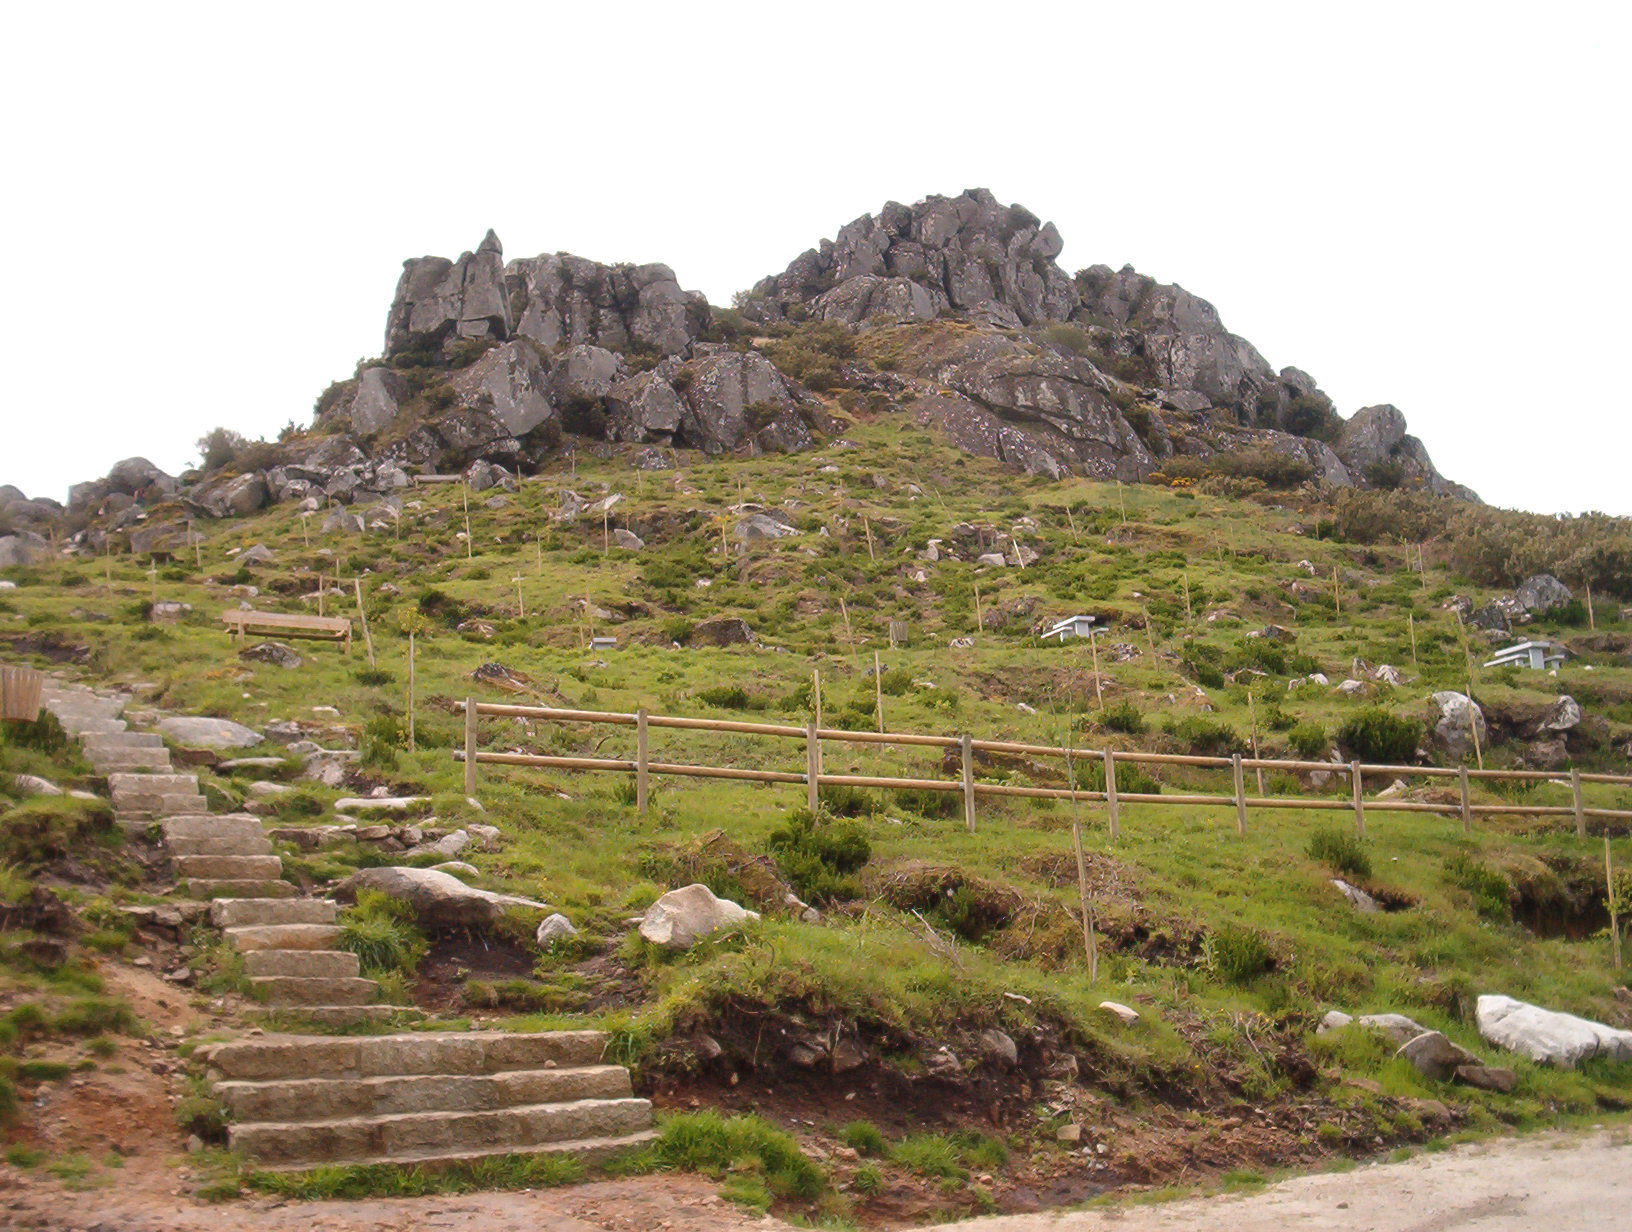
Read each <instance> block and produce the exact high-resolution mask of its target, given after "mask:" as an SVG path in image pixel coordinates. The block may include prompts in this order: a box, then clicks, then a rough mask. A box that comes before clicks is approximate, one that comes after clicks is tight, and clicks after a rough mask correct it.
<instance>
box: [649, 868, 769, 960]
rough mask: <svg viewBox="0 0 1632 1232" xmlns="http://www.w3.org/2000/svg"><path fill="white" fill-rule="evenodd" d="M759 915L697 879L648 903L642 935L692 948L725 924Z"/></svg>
mask: <svg viewBox="0 0 1632 1232" xmlns="http://www.w3.org/2000/svg"><path fill="white" fill-rule="evenodd" d="M757 919H759V913H758V912H755V911H747V910H744V909H743V907H741V906H740V905H739V904H737V903H734V902H732V901H731V900H730V899H728V898H718V897H716V896H715V894H714V892H713V891H712V890H710V889H709V888H708V887H707V886H705V885H703V884H701V883H697V884H694V885H689V886H684V887H682V888H680V889H678V890H670V891H669V892H668V893H667V894H664V895H663V896H662V897H661V898H659V899H658V900H657V901H656V902H655V903H653V904H652V905H651V906H650V907H648V908H647V909H646V917H645V918H644V919H643V920H641V922H640V935H641V936H642V937H644V938H646V940H648V941H650V942H651V943H652V944H653V945H661V946H666V947H668V948H669V949H671V950H689V949H690V948H691V947H692V946H693V945H695V944H697V942H699V941H701V940H702V939H703V938H704V937H707V936H709V935H711V934H712V933H715V932H718V931H719V930H720V929H722V928H729V927H732V926H733V925H737V924H741V923H744V922H745V921H748V920H757Z"/></svg>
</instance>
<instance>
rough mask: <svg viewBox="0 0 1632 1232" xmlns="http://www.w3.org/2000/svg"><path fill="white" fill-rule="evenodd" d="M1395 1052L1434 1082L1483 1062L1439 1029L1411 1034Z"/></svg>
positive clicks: (1443, 1080) (1446, 1078) (1448, 1077)
mask: <svg viewBox="0 0 1632 1232" xmlns="http://www.w3.org/2000/svg"><path fill="white" fill-rule="evenodd" d="M1394 1055H1395V1056H1398V1057H1402V1058H1404V1059H1405V1060H1407V1061H1409V1062H1411V1064H1412V1065H1414V1066H1416V1069H1417V1072H1418V1073H1419V1074H1421V1075H1422V1076H1423V1077H1424V1078H1431V1079H1433V1080H1434V1081H1435V1082H1445V1081H1447V1080H1448V1079H1450V1078H1451V1077H1452V1076H1454V1075H1455V1074H1456V1072H1457V1070H1458V1069H1459V1068H1461V1067H1462V1066H1465V1065H1467V1066H1477V1065H1481V1064H1483V1062H1481V1061H1480V1060H1479V1058H1478V1057H1476V1056H1474V1055H1473V1053H1471V1052H1469V1051H1468V1050H1467V1049H1466V1048H1464V1047H1462V1046H1461V1045H1460V1044H1457V1043H1453V1042H1452V1041H1451V1040H1450V1039H1449V1038H1447V1037H1446V1036H1445V1035H1444V1034H1443V1033H1442V1032H1439V1031H1424V1032H1422V1034H1420V1035H1416V1036H1413V1037H1412V1038H1411V1039H1409V1040H1407V1041H1406V1042H1405V1043H1403V1044H1401V1045H1400V1050H1399V1051H1398V1052H1397V1053H1395V1054H1394Z"/></svg>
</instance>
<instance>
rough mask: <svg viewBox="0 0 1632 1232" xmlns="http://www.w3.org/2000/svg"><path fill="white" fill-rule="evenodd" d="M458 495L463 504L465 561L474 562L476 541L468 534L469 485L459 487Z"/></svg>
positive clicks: (463, 484) (464, 484)
mask: <svg viewBox="0 0 1632 1232" xmlns="http://www.w3.org/2000/svg"><path fill="white" fill-rule="evenodd" d="M459 495H460V497H461V498H462V499H463V500H464V502H465V559H466V560H474V559H475V557H476V541H475V540H474V539H473V538H471V534H470V485H469V484H468V483H462V484H460V485H459Z"/></svg>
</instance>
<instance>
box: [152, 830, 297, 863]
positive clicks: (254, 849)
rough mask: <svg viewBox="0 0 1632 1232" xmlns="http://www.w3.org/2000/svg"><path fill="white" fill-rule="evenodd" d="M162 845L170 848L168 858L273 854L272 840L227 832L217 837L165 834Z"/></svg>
mask: <svg viewBox="0 0 1632 1232" xmlns="http://www.w3.org/2000/svg"><path fill="white" fill-rule="evenodd" d="M164 845H165V846H166V847H168V848H169V849H170V858H171V859H179V858H180V857H182V856H269V855H272V854H274V853H273V850H272V840H271V839H269V838H263V837H261V836H260V835H255V836H254V837H247V836H246V837H240V836H238V835H236V834H228V835H222V836H219V837H217V836H216V835H206V836H202V837H199V838H172V837H170V836H168V835H166V836H165V840H164Z"/></svg>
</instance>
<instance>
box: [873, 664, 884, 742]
mask: <svg viewBox="0 0 1632 1232" xmlns="http://www.w3.org/2000/svg"><path fill="white" fill-rule="evenodd" d="M873 700H874V702H875V703H876V704H877V706H878V730H879V732H880V734H882V733H883V731H884V673H883V671H882V670H880V668H879V663H878V651H876V650H875V651H873Z"/></svg>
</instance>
